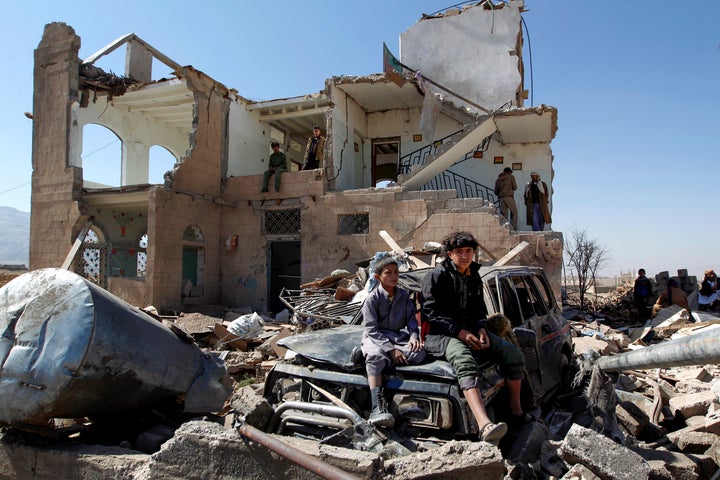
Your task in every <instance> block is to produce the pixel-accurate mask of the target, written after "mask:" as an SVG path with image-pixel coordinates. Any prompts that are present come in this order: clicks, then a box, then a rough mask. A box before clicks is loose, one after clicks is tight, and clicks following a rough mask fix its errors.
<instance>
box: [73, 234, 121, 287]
mask: <svg viewBox="0 0 720 480" xmlns="http://www.w3.org/2000/svg"><path fill="white" fill-rule="evenodd" d="M86 238H87V237H86ZM96 238H97V237H96ZM110 250H112V245H111V244H110V243H100V242H97V241H89V242H88V241H86V242H83V244H82V246H81V247H80V251H79V252H78V255H77V257H75V259H76V261H75V273H77V274H78V275H80V276H82V277H85V278H87V279H88V280H90V281H91V282H93V283H96V284H97V285H100V286H101V287H103V288H106V287H107V276H108V268H109V265H108V264H109V258H110Z"/></svg>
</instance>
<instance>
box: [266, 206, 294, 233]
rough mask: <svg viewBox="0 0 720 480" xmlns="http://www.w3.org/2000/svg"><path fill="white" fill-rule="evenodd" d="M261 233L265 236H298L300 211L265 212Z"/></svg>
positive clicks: (290, 209)
mask: <svg viewBox="0 0 720 480" xmlns="http://www.w3.org/2000/svg"><path fill="white" fill-rule="evenodd" d="M263 233H264V234H266V235H288V234H299V233H300V209H299V208H289V209H284V210H266V211H265V221H264V222H263Z"/></svg>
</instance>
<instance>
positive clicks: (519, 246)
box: [493, 242, 530, 267]
mask: <svg viewBox="0 0 720 480" xmlns="http://www.w3.org/2000/svg"><path fill="white" fill-rule="evenodd" d="M528 245H530V244H529V243H528V242H520V243H518V244H517V245H515V247H514V248H513V249H512V250H510V251H509V252H508V253H506V254H505V255H503V256H502V257H500V259H499V260H497V261H496V262H495V263H493V265H494V266H496V267H501V266H503V265H505V264H506V263H508V262H509V261H510V260H512V259H513V258H514V257H515V256H517V254H518V253H520V252H522V251H523V250H525V249H526V248H527V246H528Z"/></svg>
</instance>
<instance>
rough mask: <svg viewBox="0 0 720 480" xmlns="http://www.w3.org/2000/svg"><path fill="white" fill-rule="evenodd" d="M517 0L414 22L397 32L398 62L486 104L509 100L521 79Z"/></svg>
mask: <svg viewBox="0 0 720 480" xmlns="http://www.w3.org/2000/svg"><path fill="white" fill-rule="evenodd" d="M523 6H524V2H523V1H522V0H511V1H510V2H509V3H508V4H506V5H505V6H504V7H503V8H497V9H495V10H485V9H484V8H483V7H482V6H474V7H471V8H469V9H467V10H465V11H464V12H463V13H461V14H459V15H448V16H444V17H442V18H432V19H426V20H421V21H418V22H417V23H416V24H415V25H413V26H412V27H410V28H409V29H408V30H407V31H406V32H405V33H403V34H402V35H400V61H401V62H402V63H403V64H405V65H407V66H408V67H410V68H413V69H415V70H420V72H421V73H422V74H423V75H424V76H426V77H428V78H430V79H432V80H434V81H435V82H437V83H439V84H441V85H443V86H446V87H448V88H449V89H450V90H452V91H454V92H456V93H458V94H460V95H462V96H464V97H466V98H468V99H469V100H472V101H473V102H475V103H477V104H479V105H481V106H483V107H485V108H488V109H496V108H498V107H500V106H501V105H503V104H505V103H506V102H508V101H513V104H514V101H515V92H516V90H517V88H518V86H519V85H520V84H521V82H522V78H521V76H520V72H519V70H518V57H517V56H516V55H511V54H510V53H508V52H510V51H514V50H515V49H516V44H517V42H518V35H519V34H520V29H521V17H520V9H521V8H522V7H523Z"/></svg>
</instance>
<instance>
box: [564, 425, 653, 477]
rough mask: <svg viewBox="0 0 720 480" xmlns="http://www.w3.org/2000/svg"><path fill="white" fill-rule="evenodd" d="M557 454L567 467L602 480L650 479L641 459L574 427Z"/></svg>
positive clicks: (611, 442) (609, 441)
mask: <svg viewBox="0 0 720 480" xmlns="http://www.w3.org/2000/svg"><path fill="white" fill-rule="evenodd" d="M559 452H560V456H561V457H562V458H563V460H565V461H566V462H568V463H569V464H570V465H575V464H577V463H580V464H582V465H584V466H585V467H587V468H589V469H590V470H591V471H592V472H593V473H594V474H595V475H597V476H598V477H600V478H601V479H613V480H622V479H627V480H641V479H644V478H645V479H647V478H649V475H650V466H649V465H648V463H647V462H646V461H645V460H644V459H643V458H642V457H641V456H640V455H638V454H637V453H635V452H633V451H632V450H630V449H629V448H626V447H623V446H622V445H618V444H617V443H615V442H613V441H612V440H610V439H609V438H607V437H605V436H604V435H600V434H598V433H595V432H593V431H592V430H590V429H588V428H585V427H581V426H580V425H577V424H575V425H573V426H572V427H571V428H570V430H569V431H568V434H567V435H566V436H565V439H564V440H563V442H562V444H561V445H560V450H559Z"/></svg>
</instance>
